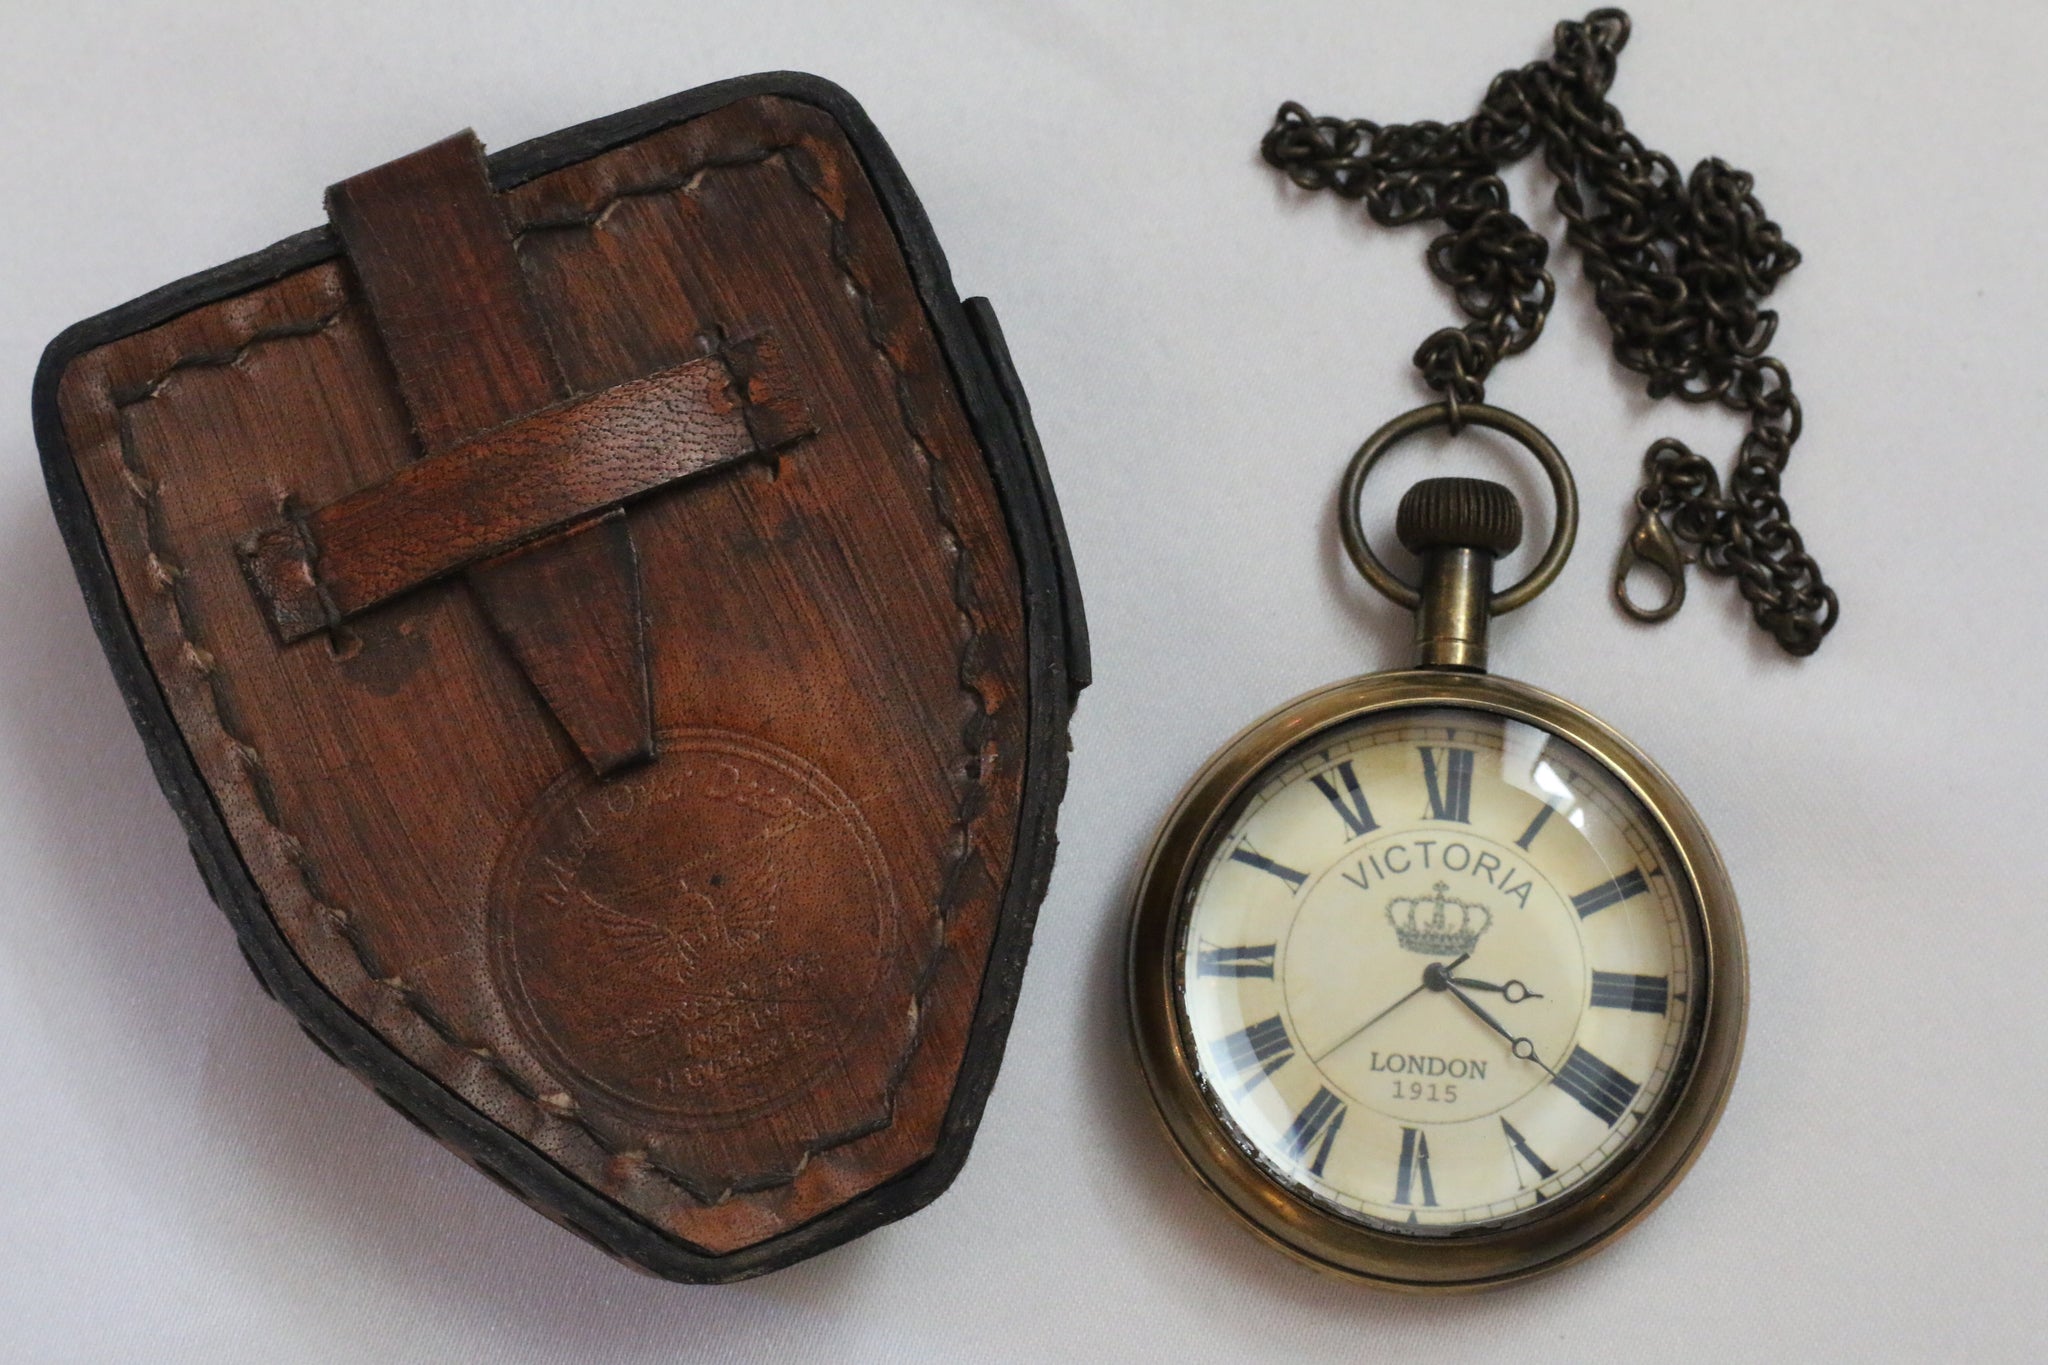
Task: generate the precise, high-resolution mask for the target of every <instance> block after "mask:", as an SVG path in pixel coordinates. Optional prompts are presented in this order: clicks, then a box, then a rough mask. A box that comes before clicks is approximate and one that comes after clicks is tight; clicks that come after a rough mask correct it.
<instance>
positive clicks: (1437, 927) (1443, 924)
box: [1387, 882, 1493, 957]
mask: <svg viewBox="0 0 2048 1365" xmlns="http://www.w3.org/2000/svg"><path fill="white" fill-rule="evenodd" d="M1432 890H1433V894H1432V895H1428V896H1396V897H1395V898H1394V899H1393V900H1390V901H1388V902H1387V923H1389V924H1391V925H1393V926H1394V936H1395V937H1396V938H1398V939H1400V940H1401V946H1402V947H1403V948H1406V949H1407V950H1408V951H1409V952H1411V953H1422V954H1424V955H1425V956H1428V957H1458V956H1460V955H1462V954H1465V953H1469V952H1471V951H1472V949H1473V948H1474V947H1475V946H1476V945H1477V944H1478V942H1479V936H1480V935H1481V934H1483V933H1485V932H1486V931H1487V930H1488V929H1489V928H1491V927H1492V925H1493V912H1492V911H1491V910H1488V909H1487V908H1486V907H1485V906H1483V905H1473V904H1471V903H1470V902H1467V901H1461V900H1458V899H1456V898H1455V897H1453V896H1452V895H1451V888H1450V885H1449V883H1446V882H1438V883H1437V884H1436V886H1435V887H1434V888H1433V889H1432Z"/></svg>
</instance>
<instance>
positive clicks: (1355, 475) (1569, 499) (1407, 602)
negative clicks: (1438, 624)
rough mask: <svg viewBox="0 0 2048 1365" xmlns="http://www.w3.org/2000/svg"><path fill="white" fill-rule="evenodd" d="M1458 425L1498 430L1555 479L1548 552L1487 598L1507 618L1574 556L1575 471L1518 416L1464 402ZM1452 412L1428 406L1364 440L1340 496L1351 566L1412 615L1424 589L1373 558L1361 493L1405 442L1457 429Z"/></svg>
mask: <svg viewBox="0 0 2048 1365" xmlns="http://www.w3.org/2000/svg"><path fill="white" fill-rule="evenodd" d="M1455 416H1456V418H1457V419H1458V425H1463V426H1475V427H1485V428H1486V429H1487V430H1489V431H1497V432H1499V433H1500V434H1501V435H1503V436H1505V437H1507V438H1508V439H1510V440H1512V441H1514V442H1515V443H1516V444H1518V445H1520V446H1521V447H1522V448H1523V449H1524V450H1526V451H1528V452H1529V454H1530V455H1532V456H1534V457H1535V460H1536V463H1538V464H1540V465H1542V466H1543V472H1544V473H1545V474H1547V475H1548V476H1549V477H1550V492H1551V496H1552V497H1553V498H1554V499H1555V501H1556V503H1557V521H1556V524H1555V525H1554V526H1553V527H1552V529H1551V532H1550V544H1549V545H1547V546H1545V547H1544V550H1543V557H1542V558H1541V559H1539V560H1537V561H1536V566H1535V567H1534V568H1532V569H1530V570H1529V572H1528V573H1527V574H1526V575H1525V576H1524V577H1523V578H1522V579H1521V581H1520V582H1518V583H1515V584H1514V585H1513V586H1511V587H1506V588H1502V589H1501V590H1500V591H1499V592H1497V593H1495V594H1493V596H1492V597H1490V598H1488V599H1487V608H1488V610H1489V612H1490V613H1491V614H1492V615H1494V616H1501V615H1505V614H1506V613H1508V612H1511V611H1513V610H1514V609H1515V608H1516V607H1520V606H1525V605H1527V604H1528V602H1529V601H1530V600H1531V599H1532V598H1534V597H1535V596H1536V594H1537V593H1540V592H1542V591H1543V590H1544V589H1545V588H1547V587H1549V586H1550V585H1551V583H1552V582H1553V581H1554V580H1555V579H1556V578H1557V575H1558V571H1559V570H1561V569H1563V568H1564V561H1565V559H1566V558H1567V557H1568V556H1570V554H1571V552H1572V542H1573V541H1575V540H1576V539H1578V534H1579V490H1578V486H1577V485H1576V484H1575V483H1573V482H1572V471H1571V468H1570V467H1569V466H1568V465H1566V464H1565V462H1564V456H1563V455H1560V454H1559V453H1558V450H1557V447H1556V446H1554V445H1552V444H1551V443H1550V438H1549V437H1548V436H1545V435H1544V434H1543V433H1542V432H1541V431H1538V430H1537V429H1536V428H1535V426H1533V425H1532V424H1531V423H1529V422H1528V421H1526V420H1525V419H1523V418H1520V417H1517V416H1516V415H1515V414H1514V413H1512V412H1508V411H1506V410H1504V409H1501V408H1496V407H1493V406H1491V405H1489V404H1486V403H1460V404H1458V407H1457V410H1456V414H1455ZM1452 418H1453V412H1452V409H1451V406H1450V404H1448V403H1429V404H1425V405H1424V406H1422V407H1419V408H1414V409H1411V410H1410V411H1408V412H1404V413H1402V414H1401V415H1400V416H1399V417H1396V418H1394V419H1393V420H1392V421H1391V422H1388V423H1387V424H1386V425H1385V426H1383V427H1381V428H1380V429H1379V430H1378V431H1375V432H1374V433H1373V434H1372V435H1370V436H1368V437H1366V438H1365V444H1364V445H1362V446H1360V447H1359V448H1358V453H1357V454H1356V455H1353V456H1352V457H1351V464H1350V465H1349V466H1348V467H1347V468H1346V469H1345V471H1344V483H1343V486H1342V488H1341V490H1340V491H1339V492H1338V495H1337V528H1338V531H1339V533H1340V534H1341V535H1342V536H1343V538H1344V549H1345V551H1346V552H1347V553H1349V554H1350V556H1351V562H1352V563H1353V564H1355V565H1357V566H1358V572H1359V573H1360V574H1362V575H1364V577H1365V581H1366V582H1368V583H1370V584H1372V585H1373V587H1375V588H1377V589H1378V590H1379V591H1380V593H1381V594H1382V595H1383V596H1385V597H1386V598H1388V599H1389V600H1391V601H1392V602H1393V603H1394V604H1395V605H1396V606H1400V607H1404V608H1406V609H1407V610H1409V611H1413V610H1415V609H1416V608H1417V607H1419V606H1421V605H1422V593H1421V591H1420V590H1419V589H1417V588H1415V587H1413V586H1411V585H1409V584H1407V583H1404V582H1402V581H1401V580H1400V579H1398V578H1396V577H1395V576H1394V573H1393V571H1392V570H1391V569H1389V568H1388V567H1387V566H1386V565H1385V564H1384V563H1382V562H1381V561H1380V557H1379V556H1378V555H1376V554H1374V553H1373V549H1372V546H1371V545H1369V544H1367V543H1366V539H1365V528H1364V527H1363V526H1361V525H1360V524H1359V520H1358V499H1359V494H1360V493H1362V492H1363V491H1364V489H1365V480H1366V476H1367V475H1368V474H1370V473H1372V467H1373V466H1374V465H1376V464H1378V463H1379V460H1380V457H1381V456H1382V455H1385V454H1386V453H1387V452H1388V451H1389V450H1391V449H1393V448H1394V446H1396V445H1397V444H1399V443H1400V442H1401V441H1403V440H1405V439H1407V438H1408V437H1410V436H1413V435H1414V434H1415V433H1416V432H1418V431H1427V430H1428V429H1429V428H1431V427H1441V426H1452V424H1453V423H1452Z"/></svg>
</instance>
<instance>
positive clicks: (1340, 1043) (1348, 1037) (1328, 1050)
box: [1309, 953, 1472, 1063]
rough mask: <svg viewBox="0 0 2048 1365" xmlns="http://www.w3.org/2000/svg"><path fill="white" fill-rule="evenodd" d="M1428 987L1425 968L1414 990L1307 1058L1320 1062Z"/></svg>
mask: <svg viewBox="0 0 2048 1365" xmlns="http://www.w3.org/2000/svg"><path fill="white" fill-rule="evenodd" d="M1470 956H1472V954H1470V953H1466V954H1465V957H1461V958H1459V959H1458V962H1463V961H1464V960H1465V958H1466V957H1470ZM1458 962H1453V963H1451V964H1450V965H1449V966H1446V967H1444V968H1443V969H1442V970H1444V971H1446V972H1448V971H1450V970H1451V968H1453V967H1456V966H1457V965H1458ZM1429 965H1430V967H1431V968H1434V967H1436V966H1437V964H1436V963H1434V962H1432V963H1430V964H1429ZM1429 988H1430V984H1429V972H1428V970H1425V971H1424V972H1423V975H1422V984H1421V985H1419V986H1417V987H1416V988H1415V989H1414V990H1412V991H1410V992H1408V994H1406V995H1404V996H1402V997H1401V998H1400V999H1399V1000H1396V1001H1395V1002H1394V1003H1393V1004H1391V1005H1389V1006H1387V1007H1386V1008H1385V1009H1383V1010H1381V1011H1380V1012H1379V1013H1378V1014H1375V1015H1374V1016H1373V1017H1372V1018H1370V1019H1368V1020H1366V1021H1365V1022H1364V1023H1362V1024H1360V1025H1359V1026H1358V1027H1357V1028H1355V1029H1353V1030H1351V1032H1349V1033H1347V1034H1345V1035H1344V1036H1343V1037H1342V1038H1339V1039H1338V1040H1337V1041H1336V1042H1334V1043H1332V1044H1331V1045H1330V1046H1328V1047H1326V1048H1324V1049H1323V1050H1322V1051H1321V1052H1319V1053H1317V1054H1316V1055H1315V1056H1313V1057H1310V1058H1309V1060H1310V1061H1312V1062H1317V1063H1320V1062H1321V1061H1322V1060H1323V1058H1325V1057H1327V1056H1329V1055H1330V1054H1331V1053H1333V1052H1335V1051H1336V1050H1337V1049H1338V1048H1340V1047H1342V1046H1344V1045H1345V1044H1346V1043H1348V1042H1350V1041H1351V1040H1352V1039H1353V1038H1356V1037H1357V1036H1358V1035H1359V1034H1361V1033H1363V1032H1365V1031H1366V1030H1367V1029H1369V1028H1371V1027H1372V1026H1373V1025H1374V1024H1377V1023H1378V1022H1379V1021H1380V1020H1382V1019H1384V1018H1386V1017H1387V1016H1388V1015H1390V1014H1392V1013H1393V1012H1394V1011H1395V1010H1397V1009H1399V1008H1401V1006H1403V1005H1405V1004H1407V1003H1408V1002H1409V1001H1410V1000H1413V999H1414V998H1415V997H1416V996H1418V995H1420V994H1422V993H1423V992H1424V991H1426V990H1428V989H1429Z"/></svg>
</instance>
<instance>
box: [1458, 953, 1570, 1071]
mask: <svg viewBox="0 0 2048 1365" xmlns="http://www.w3.org/2000/svg"><path fill="white" fill-rule="evenodd" d="M1444 989H1445V990H1447V991H1449V992H1450V993H1451V994H1452V995H1453V996H1455V997H1456V998H1457V1001H1458V1003H1459V1004H1461V1005H1463V1006H1464V1007H1465V1008H1466V1009H1468V1010H1471V1011H1472V1013H1474V1014H1476V1015H1478V1016H1479V1022H1480V1023H1482V1024H1484V1025H1486V1026H1487V1027H1488V1028H1490V1029H1492V1030H1493V1031H1494V1032H1495V1033H1498V1034H1499V1035H1500V1036H1501V1037H1503V1038H1505V1039H1507V1040H1508V1048H1509V1050H1510V1051H1512V1052H1513V1053H1514V1054H1515V1056H1517V1057H1519V1058H1521V1059H1522V1060H1523V1061H1525V1062H1534V1063H1536V1065H1538V1066H1540V1067H1542V1068H1543V1069H1544V1070H1545V1071H1547V1072H1549V1073H1550V1077H1551V1079H1553V1080H1555V1079H1556V1078H1557V1073H1556V1072H1555V1071H1551V1070H1550V1065H1549V1064H1548V1063H1547V1062H1545V1061H1544V1060H1543V1059H1542V1058H1541V1057H1538V1056H1537V1055H1536V1045H1535V1044H1534V1043H1532V1042H1530V1041H1529V1040H1528V1039H1527V1038H1523V1037H1521V1036H1519V1035H1517V1034H1514V1033H1510V1032H1509V1031H1508V1030H1507V1028H1506V1027H1505V1026H1503V1025H1502V1024H1501V1022H1500V1020H1498V1019H1496V1018H1494V1017H1493V1016H1492V1015H1491V1014H1488V1013H1487V1012H1486V1009H1485V1008H1484V1007H1483V1006H1482V1005H1480V1003H1479V1002H1478V1001H1477V1000H1474V999H1473V998H1472V997H1471V996H1469V995H1467V994H1465V992H1464V991H1462V990H1460V989H1459V988H1458V987H1457V986H1456V985H1455V984H1453V983H1452V981H1451V979H1450V978H1449V977H1445V978H1444Z"/></svg>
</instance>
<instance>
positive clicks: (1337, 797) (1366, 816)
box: [1309, 758, 1380, 839]
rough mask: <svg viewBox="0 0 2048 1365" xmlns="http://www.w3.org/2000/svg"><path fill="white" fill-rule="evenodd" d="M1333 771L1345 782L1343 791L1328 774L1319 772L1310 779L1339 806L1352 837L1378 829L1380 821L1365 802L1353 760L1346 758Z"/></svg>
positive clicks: (1318, 789) (1333, 804)
mask: <svg viewBox="0 0 2048 1365" xmlns="http://www.w3.org/2000/svg"><path fill="white" fill-rule="evenodd" d="M1331 772H1334V773H1336V774H1337V778H1338V780H1339V781H1341V782H1342V783H1343V784H1344V789H1343V790H1342V791H1339V790H1337V788H1336V786H1335V785H1334V784H1333V783H1332V782H1331V781H1330V779H1329V776H1328V774H1317V775H1316V776H1315V777H1312V778H1310V779H1309V781H1311V782H1313V783H1315V784H1316V790H1317V791H1319V792H1321V793H1322V794H1323V795H1324V796H1326V797H1328V798H1329V800H1330V804H1331V805H1332V806H1335V807H1336V808H1337V814H1339V815H1341V816H1343V817H1344V828H1345V829H1346V830H1348V831H1350V834H1351V837H1352V838H1354V839H1355V838H1357V837H1358V836H1359V835H1361V834H1370V833H1372V832H1373V831H1374V830H1376V829H1378V828H1379V827H1380V826H1379V821H1377V820H1375V819H1373V818H1372V807H1370V806H1368V805H1367V804H1366V803H1365V793H1364V792H1363V791H1362V790H1360V789H1359V786H1358V774H1357V773H1355V772H1353V771H1352V770H1351V760H1350V759H1348V758H1347V759H1345V760H1344V761H1343V762H1342V763H1339V764H1338V765H1337V766H1336V767H1335V768H1333V769H1331Z"/></svg>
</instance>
